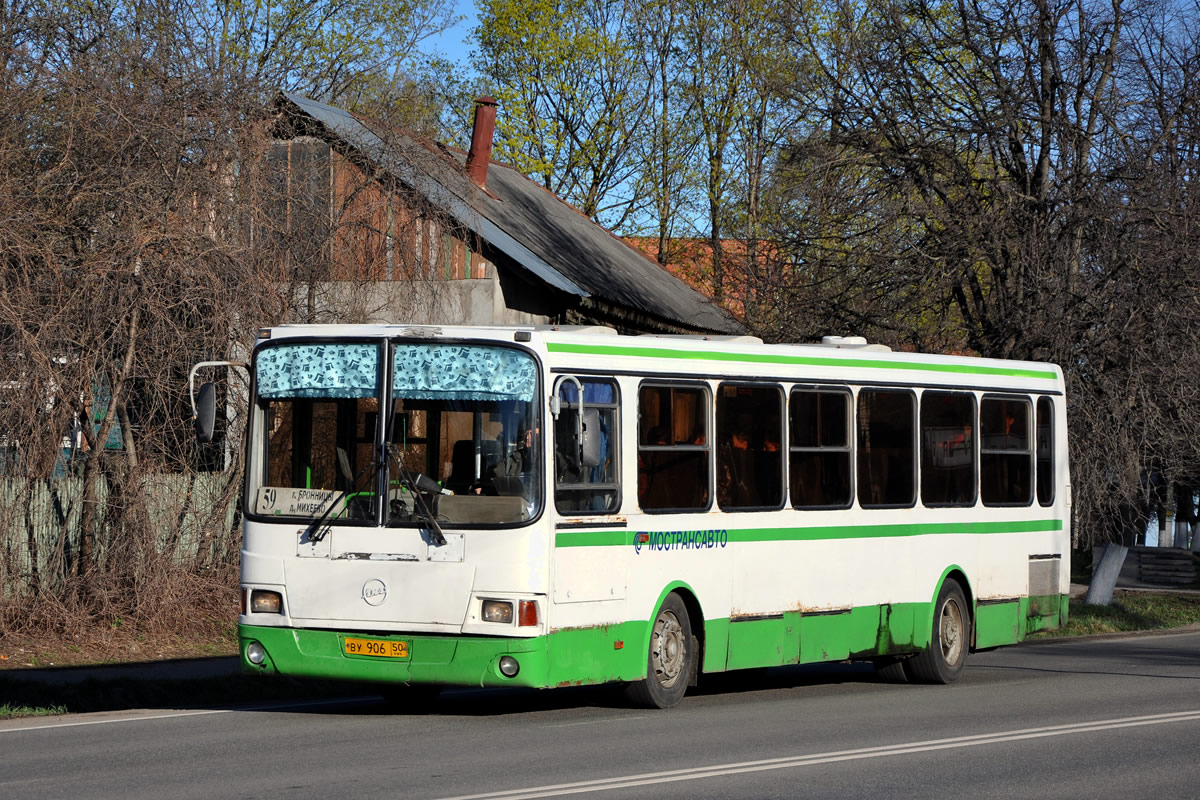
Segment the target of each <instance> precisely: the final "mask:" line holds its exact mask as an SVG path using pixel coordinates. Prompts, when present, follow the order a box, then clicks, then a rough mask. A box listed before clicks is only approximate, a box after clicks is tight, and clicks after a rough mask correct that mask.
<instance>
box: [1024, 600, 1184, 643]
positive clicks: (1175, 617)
mask: <svg viewBox="0 0 1200 800" xmlns="http://www.w3.org/2000/svg"><path fill="white" fill-rule="evenodd" d="M1070 613H1071V617H1070V620H1069V621H1068V622H1067V624H1066V625H1065V626H1064V627H1062V628H1059V629H1058V630H1054V631H1047V632H1046V633H1045V634H1039V636H1092V635H1095V634H1098V633H1128V632H1133V631H1154V630H1166V629H1168V628H1181V627H1183V626H1184V625H1191V624H1194V623H1200V597H1197V596H1194V595H1185V594H1172V593H1169V592H1162V593H1159V592H1129V591H1122V590H1120V589H1118V590H1117V591H1116V592H1115V593H1114V594H1113V603H1112V605H1111V606H1089V605H1084V604H1083V601H1082V600H1072V601H1071V612H1070Z"/></svg>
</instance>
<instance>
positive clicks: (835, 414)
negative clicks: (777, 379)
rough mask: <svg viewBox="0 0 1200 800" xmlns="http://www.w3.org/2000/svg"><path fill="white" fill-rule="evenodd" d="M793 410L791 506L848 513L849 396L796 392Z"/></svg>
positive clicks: (791, 403)
mask: <svg viewBox="0 0 1200 800" xmlns="http://www.w3.org/2000/svg"><path fill="white" fill-rule="evenodd" d="M788 407H789V408H788V416H789V419H790V423H791V424H790V425H789V426H788V431H789V437H790V438H789V440H788V454H789V461H790V463H789V466H788V483H789V484H790V488H791V493H792V505H793V506H795V507H796V508H846V507H847V506H849V505H850V500H851V497H852V494H851V490H852V485H851V478H850V393H849V392H846V391H841V390H807V389H794V390H793V391H792V396H791V398H790V399H789V400H788Z"/></svg>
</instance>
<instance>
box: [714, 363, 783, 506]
mask: <svg viewBox="0 0 1200 800" xmlns="http://www.w3.org/2000/svg"><path fill="white" fill-rule="evenodd" d="M782 428H783V392H782V391H780V389H779V387H778V386H750V385H744V384H734V383H723V384H721V386H720V388H719V390H718V394H717V428H716V445H717V446H716V455H717V504H718V505H720V506H721V508H722V509H725V510H727V511H728V510H750V509H770V508H779V507H780V506H781V505H783V451H782V448H781V447H780V442H782V441H783V437H782V436H781V435H780V432H781V430H782Z"/></svg>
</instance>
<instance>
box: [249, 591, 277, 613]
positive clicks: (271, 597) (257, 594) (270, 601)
mask: <svg viewBox="0 0 1200 800" xmlns="http://www.w3.org/2000/svg"><path fill="white" fill-rule="evenodd" d="M250 613H252V614H282V613H283V595H281V594H280V593H279V592H272V591H268V590H266V589H255V590H254V591H252V592H250Z"/></svg>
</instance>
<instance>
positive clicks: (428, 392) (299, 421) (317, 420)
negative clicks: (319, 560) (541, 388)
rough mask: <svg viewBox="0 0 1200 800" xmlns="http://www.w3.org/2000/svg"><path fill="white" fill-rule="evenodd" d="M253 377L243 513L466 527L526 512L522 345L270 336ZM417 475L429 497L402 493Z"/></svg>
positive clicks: (529, 511) (535, 483)
mask: <svg viewBox="0 0 1200 800" xmlns="http://www.w3.org/2000/svg"><path fill="white" fill-rule="evenodd" d="M385 365H386V367H388V368H390V369H388V370H387V371H388V372H390V375H385V374H384V372H385V370H384V369H383V368H381V367H383V366H385ZM255 381H256V395H257V397H256V400H257V402H256V404H255V405H256V413H257V420H256V426H258V427H257V428H256V430H257V431H258V432H259V435H258V436H256V437H253V439H254V442H255V443H256V446H255V447H253V448H252V453H256V454H257V455H252V457H251V458H252V461H251V469H250V481H251V485H250V487H249V488H250V491H249V493H248V495H247V497H249V498H251V503H250V504H249V505H250V508H249V510H250V512H251V513H253V514H258V515H265V516H272V517H280V516H283V517H300V518H307V519H316V518H320V517H322V516H326V517H328V518H329V520H330V522H331V523H333V524H338V523H345V522H351V523H352V524H356V525H387V526H392V527H398V526H399V527H404V526H424V525H425V524H426V522H427V520H428V516H429V515H430V514H434V515H435V516H436V519H437V522H438V523H439V525H441V526H442V527H446V526H451V527H453V526H456V525H465V526H468V527H472V526H497V525H512V524H520V523H523V522H525V521H528V520H530V519H533V518H534V517H535V516H537V514H538V512H539V511H540V508H541V503H542V495H543V488H542V483H543V481H542V470H541V455H540V453H541V444H540V438H541V421H540V416H539V410H538V404H537V403H536V402H535V398H536V397H537V385H538V384H537V381H538V373H537V368H536V363H535V361H534V359H533V357H532V356H531V355H529V354H528V353H526V352H524V351H521V350H517V349H514V348H510V347H498V346H493V345H482V344H480V345H473V344H442V343H437V344H425V343H412V342H407V341H402V342H395V343H393V344H392V346H391V347H390V348H389V349H387V350H385V348H384V345H383V344H382V343H380V342H311V341H309V342H302V343H286V342H284V343H280V344H275V345H272V346H269V347H265V348H263V349H262V350H260V351H259V353H258V356H257V358H256V360H255ZM385 392H386V394H385ZM255 467H257V469H256V468H255ZM421 476H424V477H426V478H428V479H430V480H431V481H433V482H436V483H437V484H439V485H440V486H441V488H442V491H441V493H437V492H433V491H418V490H416V489H415V487H417V486H418V485H420V486H423V487H426V488H428V487H430V486H431V483H429V482H428V481H420V480H418V478H419V477H421ZM255 484H257V485H255Z"/></svg>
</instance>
